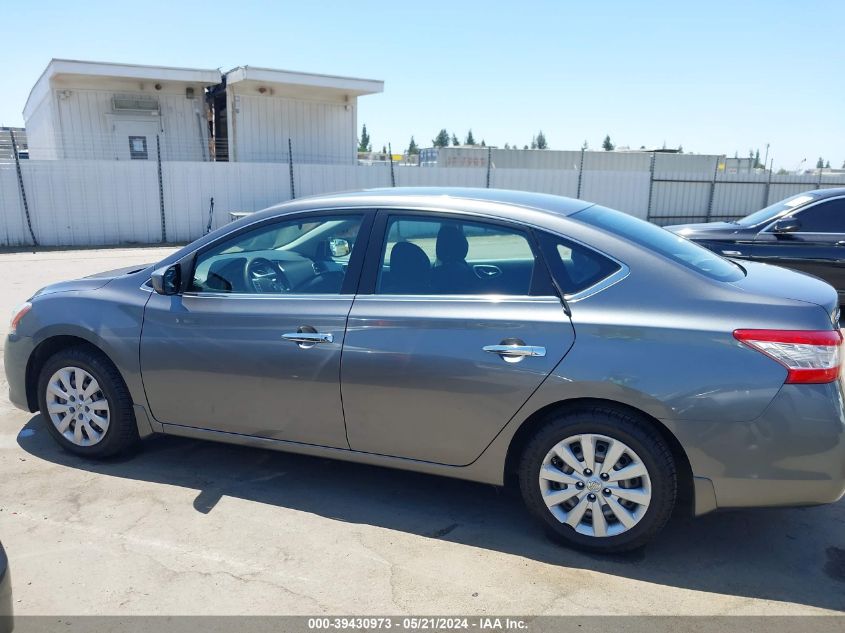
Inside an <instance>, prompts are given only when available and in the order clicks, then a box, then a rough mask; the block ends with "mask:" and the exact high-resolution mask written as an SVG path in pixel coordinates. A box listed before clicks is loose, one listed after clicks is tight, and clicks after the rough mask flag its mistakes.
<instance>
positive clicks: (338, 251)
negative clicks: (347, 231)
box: [329, 237, 352, 257]
mask: <svg viewBox="0 0 845 633" xmlns="http://www.w3.org/2000/svg"><path fill="white" fill-rule="evenodd" d="M351 250H352V247H351V246H350V245H349V241H348V240H345V239H343V238H342V237H332V238H330V239H329V252H331V254H332V257H346V256H347V255H349V253H350V251H351Z"/></svg>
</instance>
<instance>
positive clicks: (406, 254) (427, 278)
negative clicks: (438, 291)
mask: <svg viewBox="0 0 845 633" xmlns="http://www.w3.org/2000/svg"><path fill="white" fill-rule="evenodd" d="M382 292H385V293H387V294H394V295H395V294H427V293H430V292H431V261H430V260H429V259H428V255H426V254H425V251H424V250H423V249H421V248H420V247H419V246H417V245H416V244H413V243H411V242H397V243H396V244H394V245H393V248H391V249H390V271H389V273H388V276H387V277H386V278H385V284H384V288H382Z"/></svg>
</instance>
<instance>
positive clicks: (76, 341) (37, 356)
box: [26, 334, 120, 412]
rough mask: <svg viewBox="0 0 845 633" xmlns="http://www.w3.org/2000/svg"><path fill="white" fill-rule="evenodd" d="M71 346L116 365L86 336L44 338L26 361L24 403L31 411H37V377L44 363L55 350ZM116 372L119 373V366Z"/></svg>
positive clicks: (61, 335)
mask: <svg viewBox="0 0 845 633" xmlns="http://www.w3.org/2000/svg"><path fill="white" fill-rule="evenodd" d="M71 347H85V348H87V349H89V350H91V351H93V352H96V353H98V354H101V355H103V356H104V357H105V358H107V359H108V361H109V362H110V363H111V364H112V365H114V366H115V367H117V365H115V363H114V361H113V360H112V359H111V358H110V357H109V355H108V354H107V353H106V351H105V350H103V349H102V348H101V347H100V346H98V345H96V344H94V343H92V342H91V341H90V340H89V339H87V338H83V337H81V336H77V335H75V334H55V335H52V336H49V337H47V338H45V339H44V340H43V341H41V342H40V343H39V344H38V345H36V347H35V349H33V350H32V354H30V355H29V360H27V363H26V404H27V406H28V407H29V410H30V411H31V412H35V411H38V377H39V375H40V374H41V369H42V368H43V367H44V364H45V363H46V362H47V360H49V359H50V357H51V356H53V355H54V354H56V353H57V352H60V351H62V350H64V349H69V348H71ZM118 373H120V369H119V368H118Z"/></svg>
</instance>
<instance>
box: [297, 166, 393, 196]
mask: <svg viewBox="0 0 845 633" xmlns="http://www.w3.org/2000/svg"><path fill="white" fill-rule="evenodd" d="M394 169H396V170H397V171H399V169H398V168H396V167H394ZM293 174H294V184H295V187H296V197H297V198H302V197H304V196H314V195H318V194H322V193H335V192H338V191H351V190H353V189H373V188H375V187H389V186H390V167H389V165H388V166H382V165H379V166H374V167H362V166H357V165H294V167H293ZM288 178H290V176H288Z"/></svg>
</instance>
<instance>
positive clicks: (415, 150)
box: [408, 136, 420, 156]
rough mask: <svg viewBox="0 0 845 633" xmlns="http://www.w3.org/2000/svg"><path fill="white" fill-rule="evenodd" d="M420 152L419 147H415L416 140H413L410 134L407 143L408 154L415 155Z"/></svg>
mask: <svg viewBox="0 0 845 633" xmlns="http://www.w3.org/2000/svg"><path fill="white" fill-rule="evenodd" d="M419 153H420V148H419V147H417V142H416V141H415V140H414V137H413V136H411V142H410V143H408V156H416V155H417V154H419Z"/></svg>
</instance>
